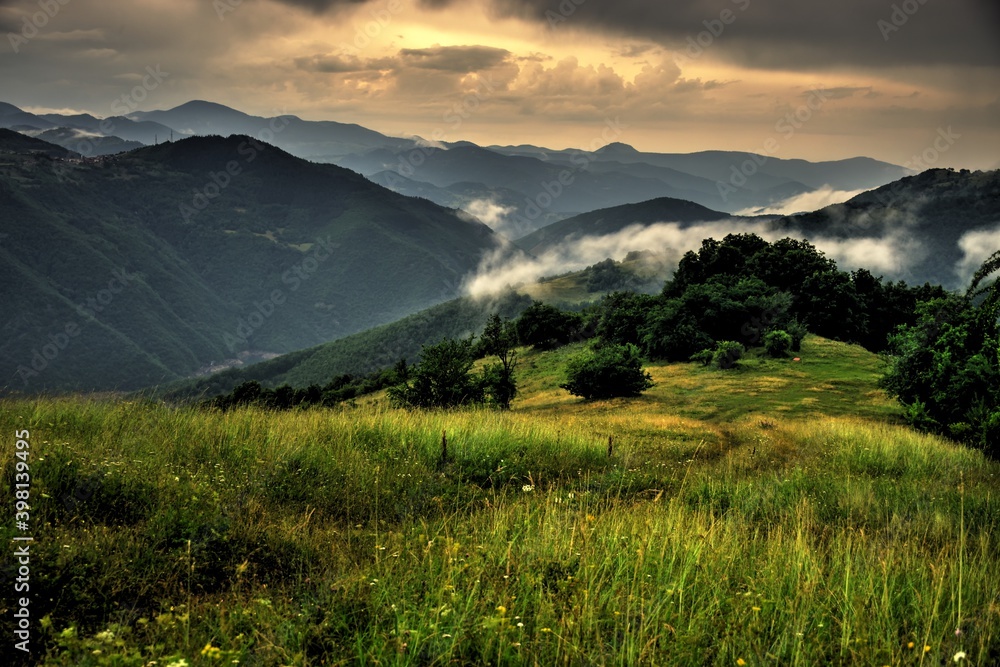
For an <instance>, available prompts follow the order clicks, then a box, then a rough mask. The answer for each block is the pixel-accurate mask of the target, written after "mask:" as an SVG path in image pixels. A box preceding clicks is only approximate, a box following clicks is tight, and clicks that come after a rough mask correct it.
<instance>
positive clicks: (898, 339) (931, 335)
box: [882, 252, 1000, 456]
mask: <svg viewBox="0 0 1000 667" xmlns="http://www.w3.org/2000/svg"><path fill="white" fill-rule="evenodd" d="M998 269H1000V252H997V253H994V254H993V255H992V256H991V257H990V258H989V259H988V260H987V261H986V262H985V263H984V264H983V266H982V267H981V268H980V269H979V271H977V272H976V275H975V276H974V277H973V280H972V284H971V285H970V287H969V289H968V290H967V292H966V293H965V295H963V296H954V295H952V296H948V297H945V298H941V299H934V300H932V301H929V302H926V303H924V304H921V305H920V306H918V315H919V317H918V320H917V323H916V324H915V325H913V326H903V327H901V328H900V330H899V332H898V333H897V334H896V335H895V336H893V337H892V338H891V339H890V348H891V350H892V352H893V353H894V356H893V358H892V360H891V363H890V367H889V370H888V371H887V373H886V375H885V376H884V377H883V378H882V386H883V387H884V388H885V389H886V391H888V392H889V393H890V394H891V395H893V396H895V397H896V398H897V400H899V402H900V404H902V406H903V407H904V409H905V410H906V415H907V418H908V419H909V421H910V423H911V424H913V425H914V426H916V427H917V428H920V429H923V430H929V431H933V432H937V433H941V434H943V435H948V436H950V437H952V438H955V439H956V440H959V441H961V442H964V443H966V444H969V445H972V446H976V447H980V448H982V449H984V450H986V451H987V452H988V453H990V454H991V455H993V456H997V455H1000V328H998V324H997V318H998V315H1000V280H998V279H994V280H993V281H992V282H990V283H987V281H986V279H987V278H988V277H989V276H990V275H991V274H992V273H993V272H995V271H997V270H998Z"/></svg>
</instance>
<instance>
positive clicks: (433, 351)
mask: <svg viewBox="0 0 1000 667" xmlns="http://www.w3.org/2000/svg"><path fill="white" fill-rule="evenodd" d="M474 362H475V355H474V354H473V339H472V338H471V337H470V338H465V339H462V340H454V339H451V338H448V339H445V340H443V341H441V342H440V343H438V344H436V345H429V346H424V347H423V349H422V350H421V353H420V363H419V364H417V365H416V366H413V367H410V369H409V373H408V375H409V379H408V380H407V381H405V382H403V383H402V384H400V385H397V386H395V387H391V388H390V389H389V400H390V402H391V403H392V404H393V405H395V406H397V407H406V408H453V407H457V406H459V405H466V404H469V403H480V402H482V400H483V388H482V385H481V383H480V382H479V381H477V378H475V377H473V376H472V375H471V374H470V372H469V371H471V370H472V364H473V363H474Z"/></svg>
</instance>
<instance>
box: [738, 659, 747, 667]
mask: <svg viewBox="0 0 1000 667" xmlns="http://www.w3.org/2000/svg"><path fill="white" fill-rule="evenodd" d="M736 664H737V665H739V666H740V667H743V665H745V664H747V661H746V660H744V659H743V658H736Z"/></svg>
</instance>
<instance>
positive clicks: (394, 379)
mask: <svg viewBox="0 0 1000 667" xmlns="http://www.w3.org/2000/svg"><path fill="white" fill-rule="evenodd" d="M408 375H409V369H408V367H407V364H406V360H405V359H400V360H399V362H398V363H397V364H396V365H395V366H394V367H393V368H389V369H384V370H381V371H376V372H374V373H369V374H367V375H352V374H351V373H344V374H342V375H338V376H337V377H335V378H333V380H331V381H330V382H328V383H327V384H325V385H322V386H320V385H318V384H311V385H309V386H308V387H301V388H295V387H292V386H291V385H288V384H284V385H281V386H280V387H275V388H273V389H269V388H267V387H264V386H263V385H261V383H260V382H258V381H257V380H248V381H246V382H243V383H241V384H239V385H238V386H237V387H236V388H235V389H233V390H232V391H231V392H229V393H228V394H222V395H219V396H215V397H214V398H210V399H208V400H206V401H204V402H203V403H202V406H203V407H207V408H215V409H218V410H230V409H232V408H238V407H248V406H256V407H262V408H267V409H271V410H290V409H292V408H307V407H311V406H317V405H318V406H326V407H332V406H334V405H338V404H340V403H343V402H344V401H349V400H351V399H353V398H356V397H358V396H363V395H365V394H371V393H374V392H376V391H381V390H382V389H385V388H386V387H391V386H394V385H397V384H399V383H400V382H403V381H405V380H406V378H407V377H408Z"/></svg>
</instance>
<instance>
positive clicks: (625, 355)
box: [559, 344, 653, 401]
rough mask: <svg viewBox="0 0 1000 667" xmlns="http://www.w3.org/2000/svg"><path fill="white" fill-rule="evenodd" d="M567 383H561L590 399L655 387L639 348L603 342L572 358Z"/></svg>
mask: <svg viewBox="0 0 1000 667" xmlns="http://www.w3.org/2000/svg"><path fill="white" fill-rule="evenodd" d="M566 371H567V373H566V377H567V379H566V382H565V383H564V384H561V385H559V386H560V387H562V388H563V389H565V390H567V391H569V393H571V394H573V395H574V396H582V397H583V398H585V399H587V400H588V401H589V400H593V399H598V398H615V397H619V396H624V397H627V396H638V395H639V394H641V393H642V392H644V391H646V390H647V389H649V388H650V387H652V386H653V381H652V380H653V379H652V377H650V375H649V373H646V372H644V371H643V370H642V358H641V356H640V355H639V348H638V347H636V346H635V345H632V344H627V345H615V344H610V345H602V346H600V347H598V348H597V349H593V350H589V351H586V352H584V353H583V354H581V355H579V356H577V357H575V358H573V359H571V360H570V362H569V364H568V365H567V367H566Z"/></svg>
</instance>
